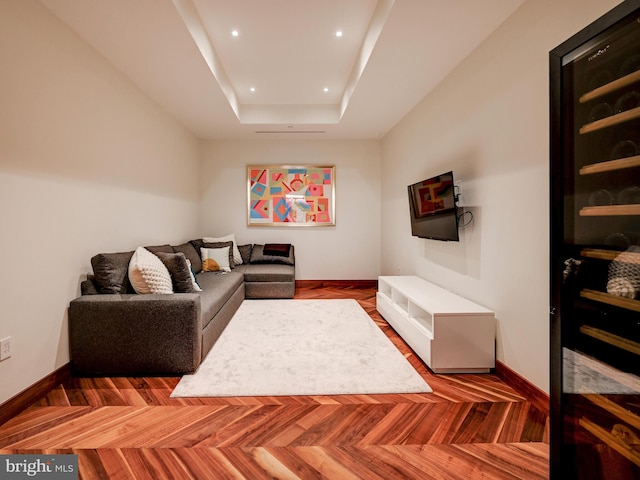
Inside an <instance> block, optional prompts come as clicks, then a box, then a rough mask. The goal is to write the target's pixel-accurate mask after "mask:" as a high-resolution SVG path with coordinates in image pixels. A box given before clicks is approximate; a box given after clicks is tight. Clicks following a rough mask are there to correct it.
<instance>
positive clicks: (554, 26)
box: [381, 0, 619, 392]
mask: <svg viewBox="0 0 640 480" xmlns="http://www.w3.org/2000/svg"><path fill="white" fill-rule="evenodd" d="M617 3H619V2H617V1H613V0H563V1H561V2H558V1H556V0H529V1H528V2H526V3H525V4H524V5H523V6H522V7H521V8H520V9H519V10H518V11H516V12H515V13H514V15H513V16H512V17H510V18H509V19H508V20H507V21H506V22H505V23H504V24H503V25H502V26H501V27H500V28H499V29H498V30H497V31H496V32H494V34H493V35H492V36H491V37H489V39H488V40H487V41H485V42H484V43H483V44H482V45H481V46H480V47H479V48H477V49H476V51H474V52H473V53H472V54H471V55H470V56H469V57H468V58H467V59H466V60H465V61H464V62H463V63H462V64H461V65H460V66H459V67H458V68H457V69H456V70H455V71H454V72H453V73H452V74H451V75H449V76H448V77H447V78H446V79H445V80H444V81H443V82H442V83H441V84H440V85H439V86H438V87H437V89H436V90H435V91H433V92H432V93H431V94H429V95H428V96H427V97H426V98H425V99H424V100H423V101H422V102H421V103H420V104H419V105H418V106H417V107H416V108H415V109H414V110H413V111H412V112H411V113H410V114H409V115H407V116H406V117H405V118H404V119H403V120H402V121H401V122H400V123H399V124H398V125H396V127H395V128H394V129H393V130H392V131H391V132H390V133H389V134H388V135H387V136H385V138H384V139H383V149H382V151H383V153H382V157H383V168H382V176H383V178H384V182H383V187H382V199H383V201H382V203H383V209H382V239H381V242H382V255H381V258H382V265H381V268H382V272H383V273H384V274H388V275H389V274H398V273H404V274H414V273H415V274H417V275H419V276H421V277H423V278H426V279H428V280H431V281H433V282H435V283H438V284H440V285H442V286H444V287H446V288H448V289H450V290H452V291H454V292H456V293H458V294H460V295H462V296H465V297H467V298H470V299H472V300H474V301H476V302H478V303H480V304H482V305H484V306H486V307H488V308H490V309H492V310H495V312H496V316H497V319H498V332H497V358H498V359H499V360H500V361H502V362H503V363H505V364H506V365H507V366H508V367H510V368H511V369H513V370H515V371H516V372H518V373H519V374H520V375H522V376H524V377H525V378H526V379H528V380H529V381H531V382H532V383H534V384H535V385H537V386H538V387H539V388H541V389H543V390H544V391H546V392H548V391H549V374H548V372H549V315H548V310H549V307H548V305H549V271H548V264H549V248H548V244H549V226H548V223H549V215H548V211H549V189H548V183H549V178H548V175H549V168H548V162H549V134H548V131H549V120H548V117H549V114H548V103H549V100H548V98H549V97H548V90H549V77H548V52H549V50H551V49H553V48H554V47H556V46H557V45H558V44H560V43H561V42H563V41H564V40H566V39H567V38H569V37H570V36H572V35H573V34H575V33H576V32H578V31H579V30H580V29H582V28H583V27H585V26H586V25H588V24H589V23H591V22H592V21H593V20H595V19H596V18H598V17H599V16H601V15H602V14H604V13H606V12H607V11H608V10H610V9H611V8H613V7H614V6H615V5H616V4H617ZM451 169H453V171H454V176H455V180H456V183H459V184H460V187H461V193H462V195H463V197H462V200H463V202H464V205H465V209H466V210H469V211H471V212H472V213H473V214H474V221H473V223H472V224H471V225H469V226H468V227H467V228H466V229H464V230H462V232H461V233H462V234H461V241H460V242H459V243H443V242H437V241H433V240H423V239H417V238H414V237H411V235H410V224H409V215H408V203H407V193H406V186H407V185H408V184H410V183H414V182H417V181H419V180H422V179H424V178H426V177H428V176H431V175H436V174H439V173H443V172H446V171H448V170H451Z"/></svg>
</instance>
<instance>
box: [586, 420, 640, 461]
mask: <svg viewBox="0 0 640 480" xmlns="http://www.w3.org/2000/svg"><path fill="white" fill-rule="evenodd" d="M580 425H581V426H582V427H583V428H584V429H585V430H587V431H588V432H590V433H591V434H593V435H594V436H596V437H597V438H599V439H600V440H601V441H603V442H604V443H606V444H607V445H609V446H610V447H611V448H613V449H614V450H615V451H616V452H618V453H619V454H620V455H622V456H624V457H625V458H626V459H627V460H629V461H631V462H633V463H635V464H636V465H639V466H640V453H638V452H636V451H635V450H633V449H632V448H631V446H630V445H628V444H626V443H624V442H623V441H622V440H621V439H619V438H617V437H615V436H614V435H613V434H612V433H610V432H608V431H606V430H605V429H604V428H602V427H600V426H599V425H596V424H595V423H593V422H592V421H591V420H589V419H587V418H584V417H583V418H581V419H580Z"/></svg>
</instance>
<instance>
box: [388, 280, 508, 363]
mask: <svg viewBox="0 0 640 480" xmlns="http://www.w3.org/2000/svg"><path fill="white" fill-rule="evenodd" d="M376 307H377V309H378V312H380V314H381V315H382V316H383V317H384V318H385V320H386V321H387V322H389V324H390V325H391V326H392V327H393V329H394V330H395V331H396V332H397V333H398V334H399V335H400V336H401V337H402V338H403V339H404V340H405V341H406V342H407V344H409V346H410V347H411V348H412V349H413V350H414V351H415V352H416V353H417V354H418V356H420V358H422V360H423V361H424V362H425V363H426V364H427V366H428V367H429V368H430V369H431V370H432V371H433V372H435V373H487V372H489V371H491V369H492V368H495V336H496V320H495V315H494V313H493V312H492V311H490V310H488V309H486V308H484V307H481V306H480V305H477V304H475V303H473V302H472V301H470V300H467V299H466V298H463V297H460V296H458V295H456V294H455V293H453V292H450V291H448V290H445V289H444V288H442V287H439V286H437V285H435V284H433V283H431V282H428V281H426V280H424V279H422V278H420V277H416V276H382V277H378V293H377V296H376Z"/></svg>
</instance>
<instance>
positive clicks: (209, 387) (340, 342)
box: [171, 300, 432, 397]
mask: <svg viewBox="0 0 640 480" xmlns="http://www.w3.org/2000/svg"><path fill="white" fill-rule="evenodd" d="M431 391H432V390H431V387H429V385H428V384H427V382H425V381H424V379H423V378H422V377H421V376H420V375H419V374H418V372H416V370H415V369H414V368H413V367H412V366H411V364H409V362H408V361H407V359H406V358H404V356H403V355H402V354H401V353H400V352H399V351H398V349H397V348H396V347H395V346H394V345H393V343H391V341H390V340H389V339H388V338H387V336H386V335H385V334H384V333H383V332H382V330H380V328H379V327H378V326H377V325H376V324H375V323H374V322H373V320H371V317H369V315H367V313H366V312H365V311H364V310H363V309H362V307H360V305H359V304H358V302H357V301H355V300H245V301H244V302H243V303H242V305H241V306H240V308H239V309H238V311H237V312H236V314H235V316H234V317H233V318H232V319H231V322H230V323H229V325H228V326H227V328H226V329H225V330H224V332H223V333H222V335H221V336H220V338H219V339H218V341H217V342H216V343H215V345H214V346H213V348H212V349H211V351H210V352H209V354H208V355H207V357H206V358H205V359H204V361H203V362H202V364H201V365H200V368H198V370H197V371H196V373H195V374H193V375H185V376H184V377H182V379H181V380H180V382H179V383H178V385H177V386H176V388H175V390H174V391H173V393H172V394H171V396H172V397H226V396H278V395H339V394H376V393H421V392H431Z"/></svg>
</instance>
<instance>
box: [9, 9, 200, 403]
mask: <svg viewBox="0 0 640 480" xmlns="http://www.w3.org/2000/svg"><path fill="white" fill-rule="evenodd" d="M1 8H2V14H1V15H0V64H1V65H2V74H1V75H0V106H1V107H0V232H1V234H0V265H1V270H2V272H1V274H0V292H1V293H0V299H1V303H2V314H1V315H0V338H5V337H8V336H11V337H12V339H13V356H12V357H11V358H9V359H8V360H5V361H3V362H0V403H2V402H3V401H5V400H7V399H8V398H10V397H12V396H13V395H15V394H17V393H19V392H20V391H21V390H23V389H24V388H26V387H28V386H30V385H32V384H33V383H35V382H36V381H38V380H40V379H41V378H43V377H45V376H46V375H48V374H49V373H51V372H52V371H54V370H55V369H56V368H58V367H60V366H62V365H64V364H65V363H67V362H68V361H69V354H68V340H67V338H68V333H67V307H68V304H69V301H70V300H71V299H73V298H74V297H76V296H77V295H78V294H79V283H80V280H81V279H82V278H84V276H85V274H86V273H87V272H88V271H90V269H91V266H90V263H89V260H90V258H91V256H92V255H94V254H95V253H97V252H99V251H118V250H119V251H122V250H131V249H133V248H135V247H136V246H137V245H140V244H142V245H149V244H156V243H165V242H178V241H183V240H185V239H187V238H189V237H192V236H194V235H196V233H197V222H198V197H199V195H198V168H199V143H198V141H197V139H196V138H195V137H193V136H192V135H191V134H189V133H188V132H187V131H186V130H185V129H184V128H182V127H181V126H179V125H178V124H177V123H176V122H175V121H174V120H172V119H171V118H170V117H168V116H167V115H166V114H165V113H164V112H163V111H161V110H160V109H159V108H158V106H157V105H156V104H154V103H152V102H150V101H149V99H148V98H147V97H146V96H145V95H144V94H143V93H142V92H140V91H139V90H138V89H137V88H136V87H135V86H134V85H132V84H131V83H130V82H128V81H127V80H126V79H125V78H124V77H122V76H121V75H120V74H119V73H117V72H116V71H115V69H113V68H112V67H111V65H110V64H109V63H107V62H106V61H105V60H104V59H102V58H101V57H100V56H98V55H97V54H96V53H95V51H94V50H92V49H91V48H89V47H88V46H87V45H86V44H85V43H84V42H82V41H81V40H79V39H78V38H77V37H76V36H75V35H74V34H73V33H72V32H71V31H70V30H68V29H67V27H65V26H63V25H62V24H61V23H59V22H58V21H57V20H56V19H55V18H54V17H53V16H51V15H50V14H49V13H48V12H47V11H46V10H45V9H44V8H42V7H41V6H40V4H39V3H38V2H35V1H31V0H30V1H24V0H6V1H3V2H2V7H1Z"/></svg>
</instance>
